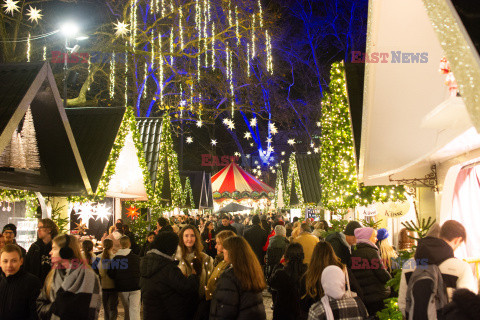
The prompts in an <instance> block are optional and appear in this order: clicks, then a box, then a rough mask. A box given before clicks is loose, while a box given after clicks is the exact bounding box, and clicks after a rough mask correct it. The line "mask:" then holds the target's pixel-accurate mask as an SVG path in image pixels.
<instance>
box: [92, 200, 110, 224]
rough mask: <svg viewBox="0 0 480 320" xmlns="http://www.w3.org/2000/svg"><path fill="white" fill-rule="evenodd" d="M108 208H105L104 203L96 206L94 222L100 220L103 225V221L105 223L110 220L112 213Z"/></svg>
mask: <svg viewBox="0 0 480 320" xmlns="http://www.w3.org/2000/svg"><path fill="white" fill-rule="evenodd" d="M110 209H111V208H110V207H107V204H106V203H101V204H98V205H97V210H95V216H96V218H95V220H100V221H101V222H102V223H103V219H105V220H106V221H108V220H110V217H111V216H112V212H111V211H110Z"/></svg>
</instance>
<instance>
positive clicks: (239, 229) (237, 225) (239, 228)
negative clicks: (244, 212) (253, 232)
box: [232, 222, 245, 237]
mask: <svg viewBox="0 0 480 320" xmlns="http://www.w3.org/2000/svg"><path fill="white" fill-rule="evenodd" d="M232 226H233V227H234V228H235V229H236V230H237V235H239V236H242V237H243V232H244V231H245V225H243V224H241V223H237V222H234V223H232Z"/></svg>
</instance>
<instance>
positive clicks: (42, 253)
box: [25, 219, 58, 283]
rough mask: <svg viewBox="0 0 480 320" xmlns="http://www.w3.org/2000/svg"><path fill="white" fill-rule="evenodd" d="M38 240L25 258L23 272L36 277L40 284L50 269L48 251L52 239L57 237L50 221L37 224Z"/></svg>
mask: <svg viewBox="0 0 480 320" xmlns="http://www.w3.org/2000/svg"><path fill="white" fill-rule="evenodd" d="M37 229H38V232H37V233H38V240H37V241H36V242H34V243H33V244H32V245H31V246H30V249H28V253H27V255H26V256H25V271H27V272H30V273H31V274H33V275H34V276H37V277H38V278H39V279H40V281H41V283H44V282H45V278H46V277H47V274H48V273H49V272H50V270H51V269H52V261H51V259H50V251H52V239H53V238H55V237H56V236H57V235H58V227H57V225H56V224H55V222H53V220H51V219H42V220H40V221H39V222H38V227H37Z"/></svg>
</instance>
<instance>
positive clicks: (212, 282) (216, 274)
mask: <svg viewBox="0 0 480 320" xmlns="http://www.w3.org/2000/svg"><path fill="white" fill-rule="evenodd" d="M229 267H230V263H229V262H226V261H225V260H222V261H220V262H219V263H218V264H217V265H216V266H215V267H214V268H213V271H212V274H211V275H210V279H208V282H207V286H206V288H205V299H206V300H212V297H213V293H214V292H215V289H216V288H217V283H218V279H219V278H220V276H221V275H222V273H223V272H224V271H225V270H226V269H228V268H229Z"/></svg>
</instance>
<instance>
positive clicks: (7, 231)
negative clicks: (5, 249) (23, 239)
mask: <svg viewBox="0 0 480 320" xmlns="http://www.w3.org/2000/svg"><path fill="white" fill-rule="evenodd" d="M2 235H3V237H4V238H5V244H16V245H17V246H18V244H17V241H16V240H15V238H16V237H17V226H16V225H14V224H13V223H9V224H6V225H5V226H4V227H3V231H2ZM18 247H19V248H20V250H21V251H22V258H25V256H26V255H27V250H25V249H24V248H22V247H21V246H18Z"/></svg>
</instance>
